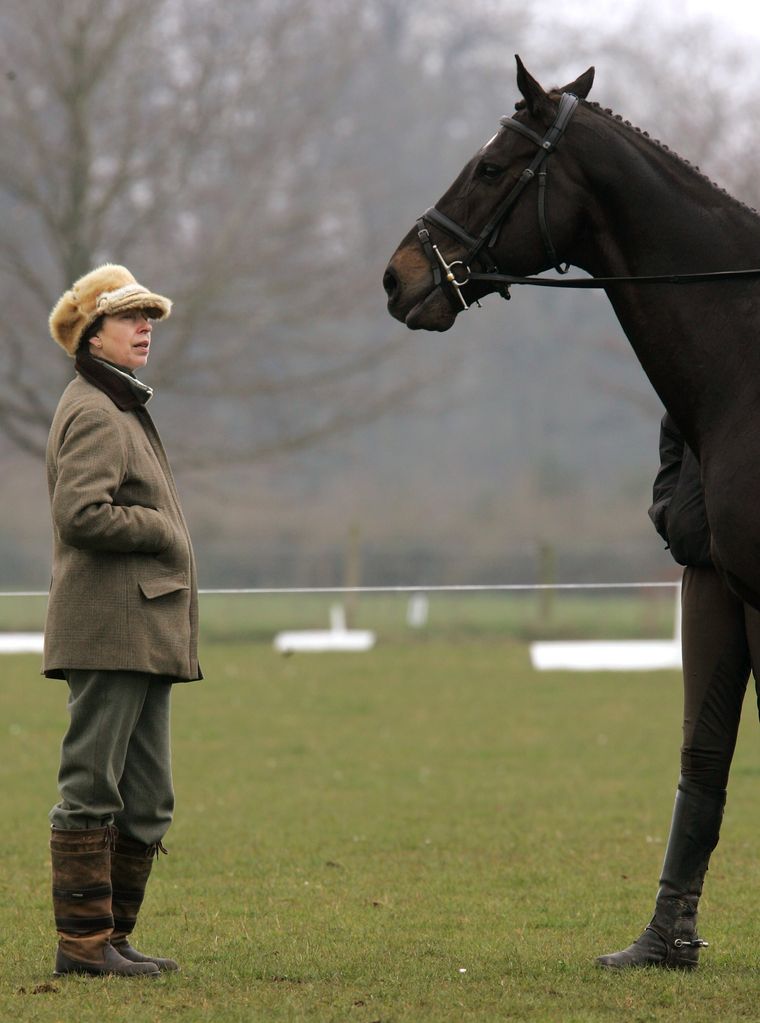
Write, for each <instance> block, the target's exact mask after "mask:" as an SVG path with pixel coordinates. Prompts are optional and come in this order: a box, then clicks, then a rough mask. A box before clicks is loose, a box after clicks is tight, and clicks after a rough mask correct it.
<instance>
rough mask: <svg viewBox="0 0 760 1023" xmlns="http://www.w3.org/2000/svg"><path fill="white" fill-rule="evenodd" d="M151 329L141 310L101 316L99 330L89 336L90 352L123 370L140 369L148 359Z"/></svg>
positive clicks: (149, 322)
mask: <svg viewBox="0 0 760 1023" xmlns="http://www.w3.org/2000/svg"><path fill="white" fill-rule="evenodd" d="M151 328H152V323H151V321H150V320H149V319H148V317H147V316H146V315H145V313H144V312H143V311H142V310H140V309H131V310H130V311H129V312H126V313H117V314H116V315H115V316H104V317H103V325H102V326H101V328H100V330H99V331H98V332H97V334H95V336H94V337H92V338H90V353H91V354H92V355H94V356H95V358H96V359H106V360H107V361H108V362H112V363H114V365H116V366H121V367H122V368H123V369H130V370H131V369H140V368H141V367H142V366H145V365H146V364H147V362H148V352H149V351H150V333H151Z"/></svg>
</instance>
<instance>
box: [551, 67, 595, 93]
mask: <svg viewBox="0 0 760 1023" xmlns="http://www.w3.org/2000/svg"><path fill="white" fill-rule="evenodd" d="M593 84H594V68H593V67H590V68H589V69H588V71H584V72H583V74H582V75H579V76H578V78H576V79H575V81H574V82H570V84H569V85H565V86H564V87H563V88H562V89H557V92H572V94H573V95H574V96H577V97H578V98H579V99H585V98H586V96H588V94H589V93H590V92H591V86H592V85H593Z"/></svg>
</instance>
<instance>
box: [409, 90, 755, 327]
mask: <svg viewBox="0 0 760 1023" xmlns="http://www.w3.org/2000/svg"><path fill="white" fill-rule="evenodd" d="M579 102H580V101H579V99H578V97H577V96H574V95H573V94H572V93H570V92H563V93H562V95H561V97H560V101H559V107H558V109H557V116H556V117H555V118H554V122H553V123H552V125H551V127H550V128H549V130H548V131H547V132H546V134H545V135H544V136H543V138H542V137H541V136H540V135H539V134H538V133H537V132H535V131H533V130H532V129H531V128H527V127H526V126H525V125H524V124H521V123H520V122H519V121H517V120H515V118H514V117H502V118H501V119H500V121H499V124H501V125H502V126H503V127H504V128H510V129H511V130H512V131H516V132H519V134H520V135H523V136H524V137H525V138H527V139H530V141H531V142H533V143H534V144H535V145H536V146H537V147H538V150H537V152H536V155H535V156H534V157H533V159H532V161H531V162H530V164H529V165H528V166H527V167H526V168H525V170H524V171H523V172H522V174H521V175H520V177H519V178H518V179H517V181H516V182H515V184H514V185H513V186H512V188H511V189H510V191H509V193H508V194H507V195H506V196H505V198H504V199H503V200H502V201H501V202H500V203H499V205H498V206H497V207H496V209H495V210H494V212H493V214H492V215H491V217H490V218H489V220H488V223H487V224H486V225H485V227H484V228H483V229H482V231H481V232H480V234H478V235H477V236H475V235H473V234H470V233H469V231H466V230H465V229H464V228H463V227H462V226H461V225H460V224H457V223H456V221H454V220H452V219H451V217H447V216H446V214H445V213H441V211H440V210H438V209H436V207H435V206H431V207H430V209H428V210H425V212H424V213H423V214H422V216H421V217H420V218H419V219H418V220H417V237H418V238H419V241H420V244H421V246H422V249H423V252H424V253H425V255H426V257H427V259H428V262H429V263H430V269H431V270H432V273H433V285H434V287H444V280H445V282H446V285H448V286H449V287H450V288H451V289H452V291H453V292H454V294H455V295H456V296H457V298H458V299H459V301H460V302H461V303H462V307H463V308H464V309H469V308H470V305H469V303H468V302H467V300H466V299H465V297H464V295H463V294H462V288H463V287H464V286H465V285H466V284H469V283H470V282H471V281H487V282H489V283H490V284H492V285H493V284H495V285H496V290H497V291H498V292H499V294H500V295H501V296H502V297H503V298H509V297H510V295H509V287H510V285H512V284H532V285H535V286H538V287H544V288H606V287H607V286H608V285H612V284H622V283H629V284H700V283H706V282H709V281H726V280H740V279H745V278H753V277H754V278H757V277H760V268H753V269H747V270H716V271H710V272H707V273H688V274H681V273H674V274H652V275H647V276H639V277H571V278H569V279H565V280H558V279H557V278H553V277H536V276H532V277H519V276H515V275H513V274H504V273H501V272H500V271H499V267H498V264H497V263H496V260H495V259H494V257H493V253H492V251H491V250H492V249H493V247H494V245H495V244H496V242H497V241H498V238H499V234H500V232H501V228H502V225H503V223H504V221H505V219H506V217H507V214H508V213H509V212H510V210H511V209H512V207H513V206H514V205H515V203H516V202H517V200H518V199H519V198H520V196H521V195H522V193H523V191H524V190H525V188H526V187H527V186H528V185H529V184H530V182H531V181H532V180H533V179H534V178H535V177H536V176H538V224H539V228H540V231H541V239H542V241H543V244H544V250H545V252H546V255H547V257H548V261H549V265H550V266H552V267H553V268H554V269H555V270H557V271H558V272H559V273H560V274H566V273H567V271H568V270H569V264H568V263H565V264H564V265H562V264H561V263H560V260H559V258H558V256H557V252H556V249H555V247H554V244H553V242H552V238H551V232H550V231H549V224H548V221H547V219H546V196H547V187H548V174H549V164H548V158H549V156H551V154H552V153H553V152H554V150H555V149H556V148H557V145H558V143H559V141H560V139H561V138H562V136H563V135H564V134H565V131H566V130H567V126H568V124H569V123H570V121H571V119H572V117H573V114H574V113H575V111H576V109H577V108H578V104H579ZM428 223H429V224H433V225H435V226H436V227H438V228H440V229H441V230H442V231H444V232H445V233H446V234H448V235H449V236H450V237H451V238H454V239H456V240H457V241H459V242H461V243H462V244H463V245H464V246H465V247H467V249H468V251H467V252H466V253H465V255H464V256H462V258H461V259H454V260H452V261H451V262H450V263H447V262H446V259H445V257H444V256H443V254H442V252H441V250H440V249H439V248H438V246H437V245H436V244H434V243H433V242H432V241H431V238H430V232H429V230H428V228H427V226H426V225H427V224H428ZM476 260H477V261H478V262H479V263H480V264H481V266H482V268H483V272H478V271H476V270H472V269H471V266H472V264H474V263H475V261H476ZM454 267H460V268H461V270H460V271H459V273H460V274H461V275H462V276H463V277H464V280H457V275H456V273H455V272H454ZM476 304H477V305H480V303H479V302H477V300H476Z"/></svg>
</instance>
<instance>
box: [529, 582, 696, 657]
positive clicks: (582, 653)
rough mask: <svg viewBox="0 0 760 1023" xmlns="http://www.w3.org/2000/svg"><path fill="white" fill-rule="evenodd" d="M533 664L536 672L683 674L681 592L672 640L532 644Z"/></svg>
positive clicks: (678, 596) (531, 655)
mask: <svg viewBox="0 0 760 1023" xmlns="http://www.w3.org/2000/svg"><path fill="white" fill-rule="evenodd" d="M530 661H531V664H532V665H533V667H534V668H535V669H536V671H663V670H666V669H674V670H678V671H680V670H681V592H680V589H677V590H676V605H675V623H674V626H673V638H672V639H637V640H611V641H605V640H594V641H581V640H578V641H573V642H562V641H559V642H556V641H555V642H544V643H531V645H530Z"/></svg>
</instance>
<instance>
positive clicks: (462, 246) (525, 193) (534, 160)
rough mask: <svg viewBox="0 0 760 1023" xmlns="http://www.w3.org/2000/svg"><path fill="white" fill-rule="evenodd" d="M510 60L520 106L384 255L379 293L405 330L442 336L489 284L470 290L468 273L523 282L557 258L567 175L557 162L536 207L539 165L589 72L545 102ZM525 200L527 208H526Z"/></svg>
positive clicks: (565, 218)
mask: <svg viewBox="0 0 760 1023" xmlns="http://www.w3.org/2000/svg"><path fill="white" fill-rule="evenodd" d="M516 59H517V86H518V88H519V90H520V92H521V94H522V97H523V99H522V101H521V102H519V103H518V104H517V114H516V115H515V117H504V118H502V120H501V127H500V129H499V131H498V132H497V133H496V135H494V136H493V138H492V139H490V140H489V141H488V142H487V143H486V144H485V145H484V146H483V147H482V148H481V149H479V150H478V152H477V153H476V154H475V155H474V156H473V157H472V159H471V160H470V161H469V162H468V163H467V164H466V165H465V166H464V168H463V169H462V171H461V173H460V174H459V176H458V177H457V178H456V180H455V181H454V183H453V184H452V185H451V187H450V188H449V189H448V191H447V192H446V193H445V194H444V195H443V196H442V197H441V199H439V200H438V202H437V203H436V205H435V206H433V207H431V208H430V209H429V210H428V211H427V212H426V213H424V214H423V216H422V217H420V219H419V220H418V221H417V224H416V226H415V227H413V228H412V230H411V231H410V232H409V233H408V234H407V235H406V237H405V238H404V239H403V241H402V242H401V244H400V245H399V247H398V248H397V249H396V251H395V252H394V254H393V256H392V258H391V261H390V263H389V264H388V267H387V269H386V271H385V276H384V278H383V285H384V287H385V290H386V292H387V295H388V311H389V312H390V314H391V315H392V316H395V318H396V319H397V320H401V321H402V322H404V323H406V325H407V326H408V327H409V328H411V329H412V330H418V329H424V330H448V329H449V327H451V326H452V324H453V323H454V320H455V319H456V316H457V313H459V312H461V311H462V309H466V308H467V307H468V305H469V304H470V303H471V302H474V301H476V300H477V299H479V298H482V297H483V296H484V295H487V294H489V293H490V292H492V291H497V290H501V291H502V292H503V293H504V294H505V295H506V296H507V297H508V292H506V291H505V290H504V289H503V286H502V287H499V285H497V284H496V283H490V282H488V281H480V280H479V281H470V280H469V272H470V270H473V271H475V270H480V271H483V272H489V271H491V272H496V271H499V272H501V273H509V274H514V275H520V276H521V275H528V274H534V273H538V272H540V271H541V270H546V269H548V268H549V267H551V266H554V265H557V264H558V263H559V262H560V261H561V260H562V259H563V258H567V257H566V256H565V255H564V254H565V253H566V251H567V250H566V244H567V241H568V240H569V239H570V238H571V237H572V236H573V235H574V234H575V233H576V232H577V231H578V228H579V222H580V218H581V216H582V206H581V204H580V203H579V202H578V200H577V198H575V199H574V193H576V192H577V168H575V181H576V185H575V186H574V183H573V182H574V164H573V161H572V159H568V160H563V161H562V162H561V165H560V162H559V161H558V163H557V166H556V168H555V169H554V172H553V174H552V179H551V204H550V206H551V211H550V212H548V210H549V204H548V203H547V201H546V196H547V191H546V187H545V186H546V183H547V177H546V170H547V168H548V166H549V162H550V161H549V156H550V154H551V153H552V152H553V149H554V146H555V145H556V144H557V142H558V141H559V140H560V139H561V137H562V135H563V134H564V131H565V128H566V127H567V124H568V123H569V121H570V119H571V117H572V115H573V112H574V109H575V106H576V104H577V99H578V98H580V99H585V97H586V96H587V95H588V92H589V90H590V88H591V84H592V82H593V80H594V69H593V68H589V70H588V71H586V72H584V74H582V75H581V76H580V77H579V78H577V79H576V80H575V81H574V82H571V83H570V84H569V85H566V86H565V87H564V88H562V89H556V90H552V91H551V92H545V91H544V89H543V88H542V87H541V86H540V85H539V83H538V82H537V81H536V80H535V79H534V78H533V77H532V76H531V75H530V74H528V72H527V71H526V70H525V67H524V66H523V64H522V61H521V60H520V58H519V57H517V58H516ZM531 196H532V198H531Z"/></svg>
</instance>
